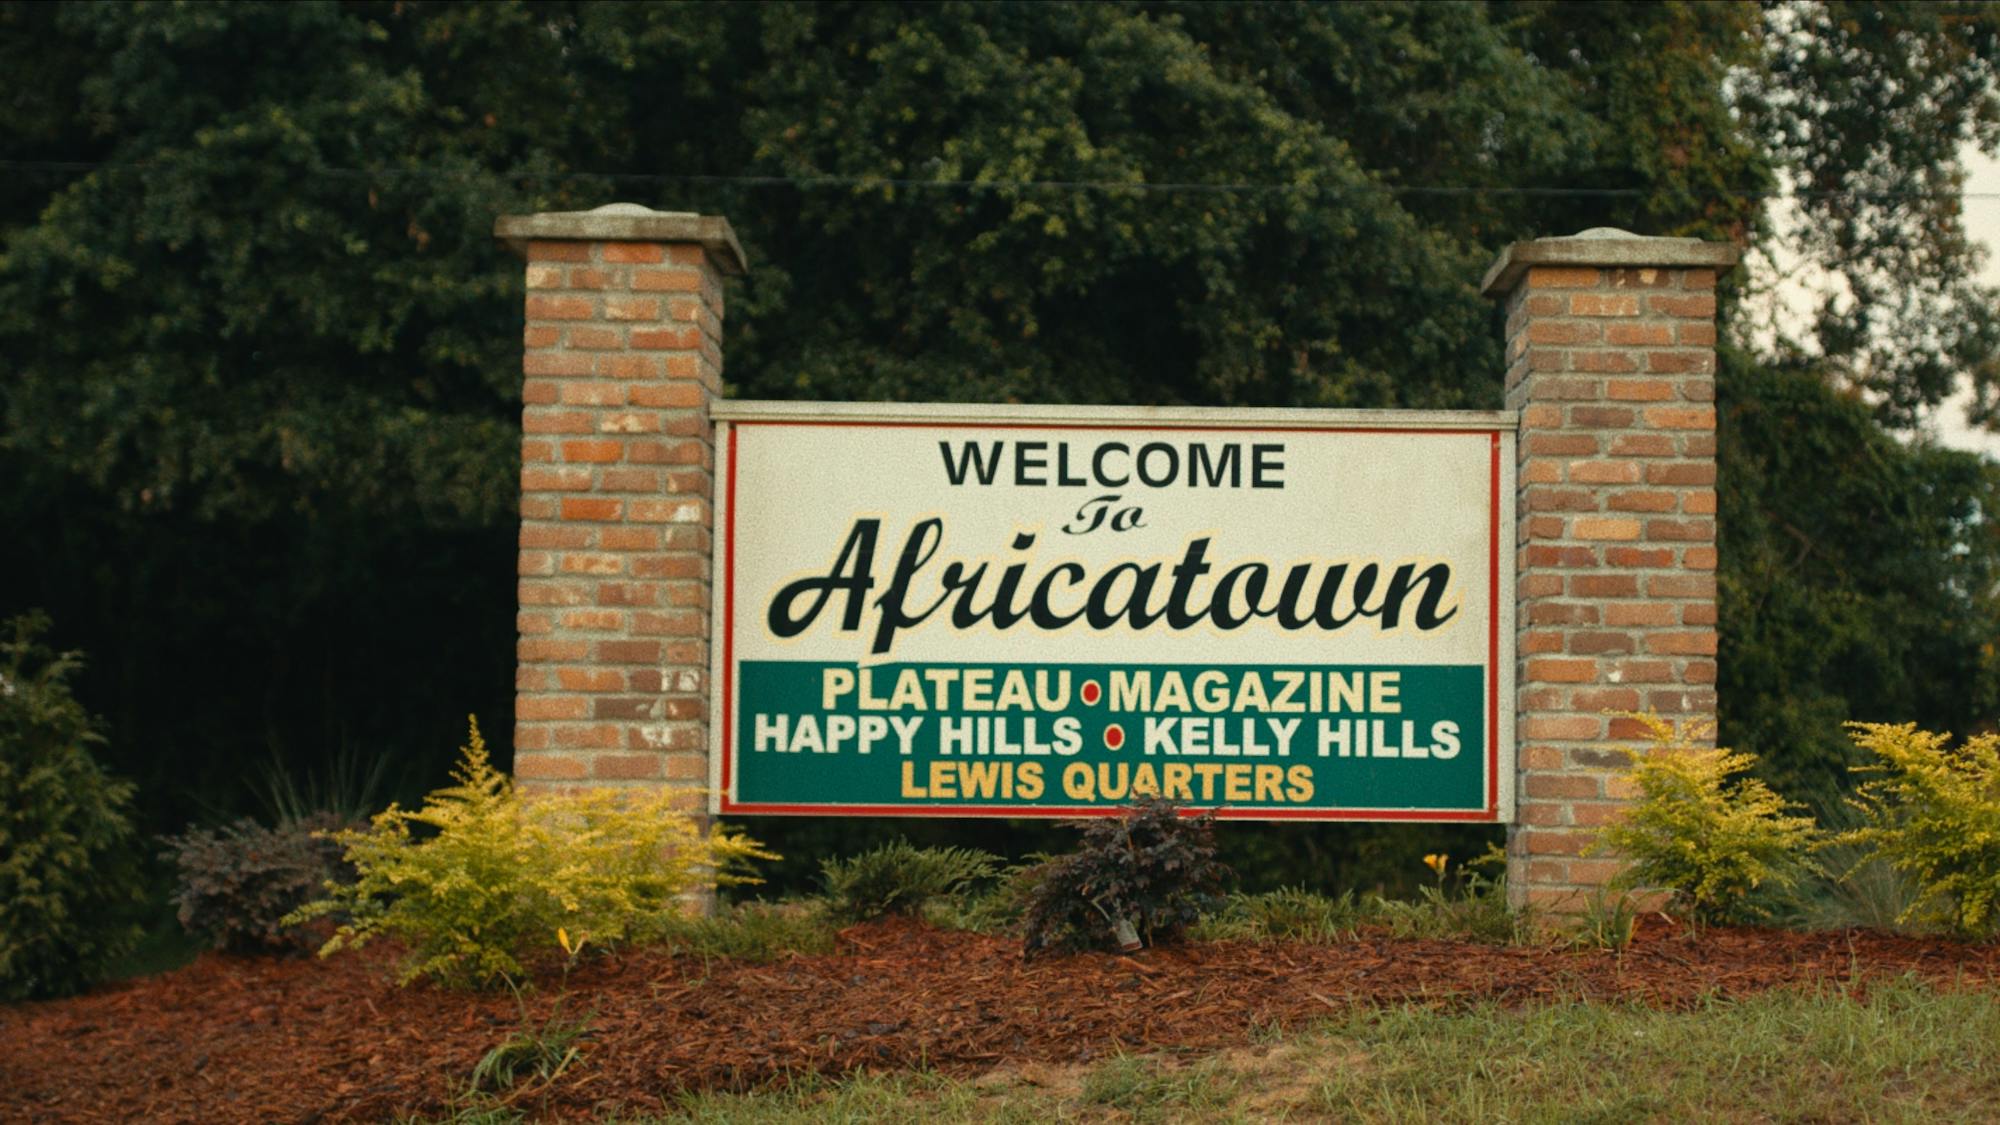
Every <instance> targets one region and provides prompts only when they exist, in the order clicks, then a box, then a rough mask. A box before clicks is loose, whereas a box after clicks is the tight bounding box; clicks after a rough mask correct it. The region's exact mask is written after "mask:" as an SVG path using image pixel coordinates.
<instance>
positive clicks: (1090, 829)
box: [1022, 800, 1230, 956]
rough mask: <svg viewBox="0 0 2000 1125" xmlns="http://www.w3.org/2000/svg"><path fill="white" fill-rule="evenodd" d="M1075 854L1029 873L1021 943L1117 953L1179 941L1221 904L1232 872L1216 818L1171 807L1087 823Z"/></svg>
mask: <svg viewBox="0 0 2000 1125" xmlns="http://www.w3.org/2000/svg"><path fill="white" fill-rule="evenodd" d="M1073 827H1076V828H1079V829H1081V830H1082V832H1083V839H1082V840H1081V841H1079V842H1078V845H1077V850H1076V851H1074V852H1071V853H1069V854H1067V855H1060V856H1056V857H1055V858H1053V859H1050V860H1049V861H1047V862H1046V863H1043V864H1042V865H1041V866H1040V867H1037V868H1035V869H1034V870H1033V871H1032V872H1031V873H1030V874H1029V879H1030V880H1031V882H1030V886H1029V889H1028V897H1027V908H1026V911H1025V913H1024V916H1023V927H1022V928H1023V933H1022V942H1023V945H1024V947H1025V950H1026V952H1027V953H1028V954H1029V955H1031V956H1032V955H1033V954H1035V953H1038V952H1041V951H1043V950H1049V949H1088V948H1100V949H1103V948H1109V949H1118V948H1122V947H1125V946H1128V945H1130V944H1131V942H1132V941H1133V940H1137V941H1143V942H1144V943H1146V944H1148V945H1163V944H1167V943H1169V942H1172V941H1176V940H1178V939H1179V938H1180V937H1181V936H1182V935H1183V933H1184V932H1185V931H1186V929H1187V928H1188V927H1189V926H1191V925H1193V924H1194V923H1195V922H1197V921H1199V920H1200V918H1201V916H1202V914H1203V913H1204V912H1207V911H1211V910H1213V909H1215V907H1216V906H1218V905H1220V903H1221V901H1222V899H1221V893H1220V892H1221V889H1222V884H1223V881H1224V880H1225V879H1227V878H1228V877H1229V876H1230V871H1229V869H1228V868H1227V867H1224V866H1223V865H1222V864H1221V863H1219V862H1217V861H1216V858H1215V814H1214V813H1204V814H1202V815H1201V816H1197V817H1183V816H1182V815H1180V810H1179V809H1177V808H1176V807H1175V806H1174V805H1172V804H1171V803H1169V802H1166V801H1161V800H1154V801H1148V802H1146V803H1144V804H1141V805H1137V806H1135V807H1133V808H1132V809H1131V810H1129V811H1128V812H1127V813H1126V814H1125V815H1124V816H1122V817H1116V818H1112V817H1107V818H1104V819H1101V820H1091V821H1082V822H1078V823H1076V824H1074V825H1073Z"/></svg>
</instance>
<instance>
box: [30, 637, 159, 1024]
mask: <svg viewBox="0 0 2000 1125" xmlns="http://www.w3.org/2000/svg"><path fill="white" fill-rule="evenodd" d="M47 628H48V619H47V618H46V617H44V616H42V615H40V614H31V615H28V616H24V617H17V618H14V619H13V620H11V621H9V622H8V623H7V625H6V632H7V634H8V635H7V637H6V639H4V640H0V1000H21V999H27V998H33V997H45V996H59V995H62V994H64V993H68V992H74V991H76V990H78V989H81V988H84V987H86V986H88V985H90V984H92V983H94V982H96V981H97V980H100V979H102V977H103V976H104V973H105V970H106V969H107V968H108V966H109V963H110V962H111V961H112V960H113V959H115V958H117V957H119V956H120V955H122V954H123V953H125V951H127V950H128V949H130V948H131V947H132V946H133V945H134V944H135V943H136V942H137V941H138V938H139V929H138V927H137V926H135V925H133V924H131V922H130V919H129V917H128V915H129V914H130V913H131V911H132V908H133V906H134V905H135V904H136V903H137V902H138V901H139V898H140V895H139V878H138V871H139V866H138V860H139V855H138V842H137V840H136V838H135V837H134V835H133V832H132V825H131V821H130V819H129V817H130V808H131V802H132V786H130V785H129V784H127V783H125V782H122V781H117V780H115V779H113V778H112V777H111V776H110V775H109V774H107V773H106V772H105V771H104V769H103V768H102V767H101V766H99V765H98V764H97V761H96V759H95V758H93V757H92V756H91V747H92V746H94V745H101V744H102V743H103V741H104V739H103V736H102V735H100V734H99V733H98V730H97V723H96V721H95V720H94V719H92V717H91V716H90V714H89V713H88V712H86V711H85V710H84V709H83V706H82V704H80V703H78V702H77V701H76V699H75V698H74V697H73V696H71V695H70V690H69V683H68V680H69V676H70V674H71V673H72V672H74V671H75V670H76V669H77V667H78V666H79V665H80V664H81V663H82V658H81V656H80V655H79V654H77V653H74V652H66V653H62V654H60V655H56V654H53V653H51V652H49V651H48V650H47V649H45V648H43V647H42V646H41V645H40V644H38V643H36V642H37V638H38V637H39V636H40V635H41V633H42V632H43V631H44V630H46V629H47Z"/></svg>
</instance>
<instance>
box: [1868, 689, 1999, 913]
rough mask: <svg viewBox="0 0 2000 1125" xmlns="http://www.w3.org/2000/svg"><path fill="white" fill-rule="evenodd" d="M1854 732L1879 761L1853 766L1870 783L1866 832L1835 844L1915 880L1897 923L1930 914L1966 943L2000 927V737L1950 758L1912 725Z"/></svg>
mask: <svg viewBox="0 0 2000 1125" xmlns="http://www.w3.org/2000/svg"><path fill="white" fill-rule="evenodd" d="M1850 727H1851V729H1852V730H1853V732H1854V740H1855V742H1856V743H1857V744H1859V745H1860V746H1861V748H1862V749H1864V750H1867V751H1869V752H1870V753H1872V754H1873V755H1875V758H1876V761H1875V762H1874V763H1873V764H1869V765H1861V766H1856V767H1855V770H1856V772H1859V773H1862V774H1864V775H1871V776H1868V779H1867V780H1866V781H1864V782H1862V784H1861V788H1860V791H1859V792H1858V794H1857V795H1856V797H1855V801H1854V806H1855V808H1856V809H1857V810H1859V811H1860V813H1861V814H1862V817H1863V823H1862V824H1861V826H1860V827H1858V828H1854V829H1851V830H1849V831H1847V832H1844V833H1841V834H1840V835H1839V836H1837V837H1836V838H1835V842H1836V843H1838V844H1857V845H1860V846H1862V847H1864V848H1866V849H1867V850H1868V855H1869V857H1870V858H1872V859H1877V860H1880V861H1882V862H1884V863H1886V864H1887V865H1888V866H1890V867H1891V868H1893V869H1895V870H1896V871H1899V872H1901V873H1903V874H1904V875H1907V876H1909V877H1910V878H1912V879H1914V880H1915V881H1916V884H1917V890H1918V893H1919V896H1920V897H1919V898H1918V899H1917V900H1916V901H1915V902H1914V903H1911V904H1910V905H1909V906H1907V907H1906V908H1905V909H1904V910H1903V911H1902V914H1901V916H1900V917H1899V920H1900V921H1905V922H1907V921H1910V920H1911V919H1912V918H1913V917H1915V916H1917V915H1918V914H1919V913H1920V912H1925V911H1927V912H1930V913H1932V914H1934V915H1935V916H1937V917H1938V918H1939V919H1940V920H1942V921H1943V922H1944V923H1945V924H1946V925H1948V926H1949V927H1951V928H1952V929H1955V930H1957V931H1959V932H1960V933H1964V934H1985V933H1991V932H1992V931H1994V930H1995V929H1996V928H2000V735H1994V734H1982V735H1976V736H1974V737H1972V738H1968V739H1966V740H1965V743H1964V744H1963V745H1961V746H1960V747H1959V748H1958V749H1956V750H1953V749H1951V748H1950V747H1949V746H1947V745H1946V742H1947V741H1948V736H1946V735H1942V734H1933V733H1931V732H1929V731H1923V730H1918V729H1917V727H1916V724H1914V723H1904V724H1902V725H1899V726H1890V725H1887V724H1883V723H1853V724H1850Z"/></svg>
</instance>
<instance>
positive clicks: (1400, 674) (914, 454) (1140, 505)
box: [711, 402, 1514, 821]
mask: <svg viewBox="0 0 2000 1125" xmlns="http://www.w3.org/2000/svg"><path fill="white" fill-rule="evenodd" d="M715 417H716V419H717V423H718V432H717V447H718V450H719V452H720V456H721V461H722V463H721V465H720V466H719V467H718V473H717V484H718V488H717V491H718V496H717V503H716V520H717V530H718V534H719V536H720V542H719V544H718V551H717V555H716V557H717V560H718V562H719V563H720V567H719V573H718V574H717V575H716V576H715V582H716V587H717V589H716V597H715V601H714V605H715V614H714V620H715V636H714V645H713V651H714V662H715V663H714V682H715V684H716V685H717V687H718V688H719V690H718V691H717V692H716V693H715V695H714V698H715V699H716V701H717V704H718V713H717V714H716V715H715V716H713V719H712V722H711V728H712V730H713V731H714V736H715V738H716V740H717V745H716V748H715V749H716V753H714V754H713V755H712V756H711V760H712V762H713V763H714V767H713V768H714V776H713V777H712V778H711V791H712V794H713V796H712V802H713V804H712V807H713V811H716V812H720V813H802V814H818V815H829V814H831V815H841V814H848V815H905V816H978V815H998V816H1075V815H1080V814H1091V813H1110V812H1116V811H1118V810H1120V809H1121V808H1122V807H1124V806H1126V805H1128V804H1130V803H1131V802H1132V801H1134V800H1138V799H1143V798H1147V797H1152V796H1162V797H1166V798H1168V799H1171V800H1174V801H1177V802H1180V803H1183V804H1187V805H1191V806H1195V807H1201V808H1215V809H1217V810H1218V812H1219V815H1221V816H1224V817H1237V818H1248V819H1266V820H1286V819H1318V820H1425V821H1497V820H1505V819H1509V818H1510V816H1511V810H1512V807H1513V793H1512V791H1511V783H1512V778H1513V773H1514V763H1513V760H1512V756H1513V731H1512V722H1513V717H1512V697H1513V683H1512V670H1513V659H1514V657H1513V651H1512V650H1513V645H1512V638H1513V635H1514V626H1513V620H1512V617H1513V614H1512V610H1513V597H1512V590H1513V550H1512V547H1513V544H1512V542H1511V540H1512V531H1511V529H1512V528H1513V527H1514V513H1513V497H1514V483H1513V476H1512V470H1513V465H1514V450H1513V442H1514V433H1513V425H1514V422H1513V419H1512V417H1511V416H1508V415H1502V414H1489V413H1456V412H1454V413H1420V412H1411V411H1394V412H1372V411H1371V412H1361V411H1303V410H1268V411H1255V410H1237V411H1213V410H1198V411H1197V410H1170V409H1151V408H1052V407H1012V408H998V407H977V408H973V407H954V406H897V405H888V404H839V403H750V402H724V403H718V404H716V409H715Z"/></svg>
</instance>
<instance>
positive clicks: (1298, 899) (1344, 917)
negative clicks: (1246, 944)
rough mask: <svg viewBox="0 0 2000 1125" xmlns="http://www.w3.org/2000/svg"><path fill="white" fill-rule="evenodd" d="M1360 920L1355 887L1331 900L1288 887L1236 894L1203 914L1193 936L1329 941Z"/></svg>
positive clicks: (1348, 932)
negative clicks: (1213, 909)
mask: <svg viewBox="0 0 2000 1125" xmlns="http://www.w3.org/2000/svg"><path fill="white" fill-rule="evenodd" d="M1360 921H1361V906H1360V904H1359V903H1357V902H1356V901H1355V897H1354V892H1353V891H1345V892H1342V894H1341V895H1340V897H1338V898H1330V897H1328V896H1326V895H1323V894H1318V893H1316V892H1313V891H1309V890H1306V889H1305V888H1304V887H1284V888H1281V889H1279V890H1275V891H1267V892H1265V893H1264V894H1255V895H1246V894H1233V895H1230V896H1229V899H1228V901H1227V902H1225V903H1224V904H1223V906H1222V907H1221V909H1219V910H1217V911H1215V912H1214V913H1212V914H1209V915H1206V916H1204V917H1203V918H1202V920H1201V923H1200V924H1199V925H1198V926H1197V927H1196V928H1195V930H1194V932H1193V933H1192V934H1191V935H1190V936H1192V937H1194V938H1196V939H1197V940H1202V941H1219V940H1225V939H1229V938H1240V939H1248V940H1251V941H1300V942H1311V943H1315V944H1328V943H1332V942H1337V941H1344V940H1346V939H1347V938H1349V937H1351V936H1352V935H1353V933H1354V928H1355V926H1357V925H1359V924H1360Z"/></svg>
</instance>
